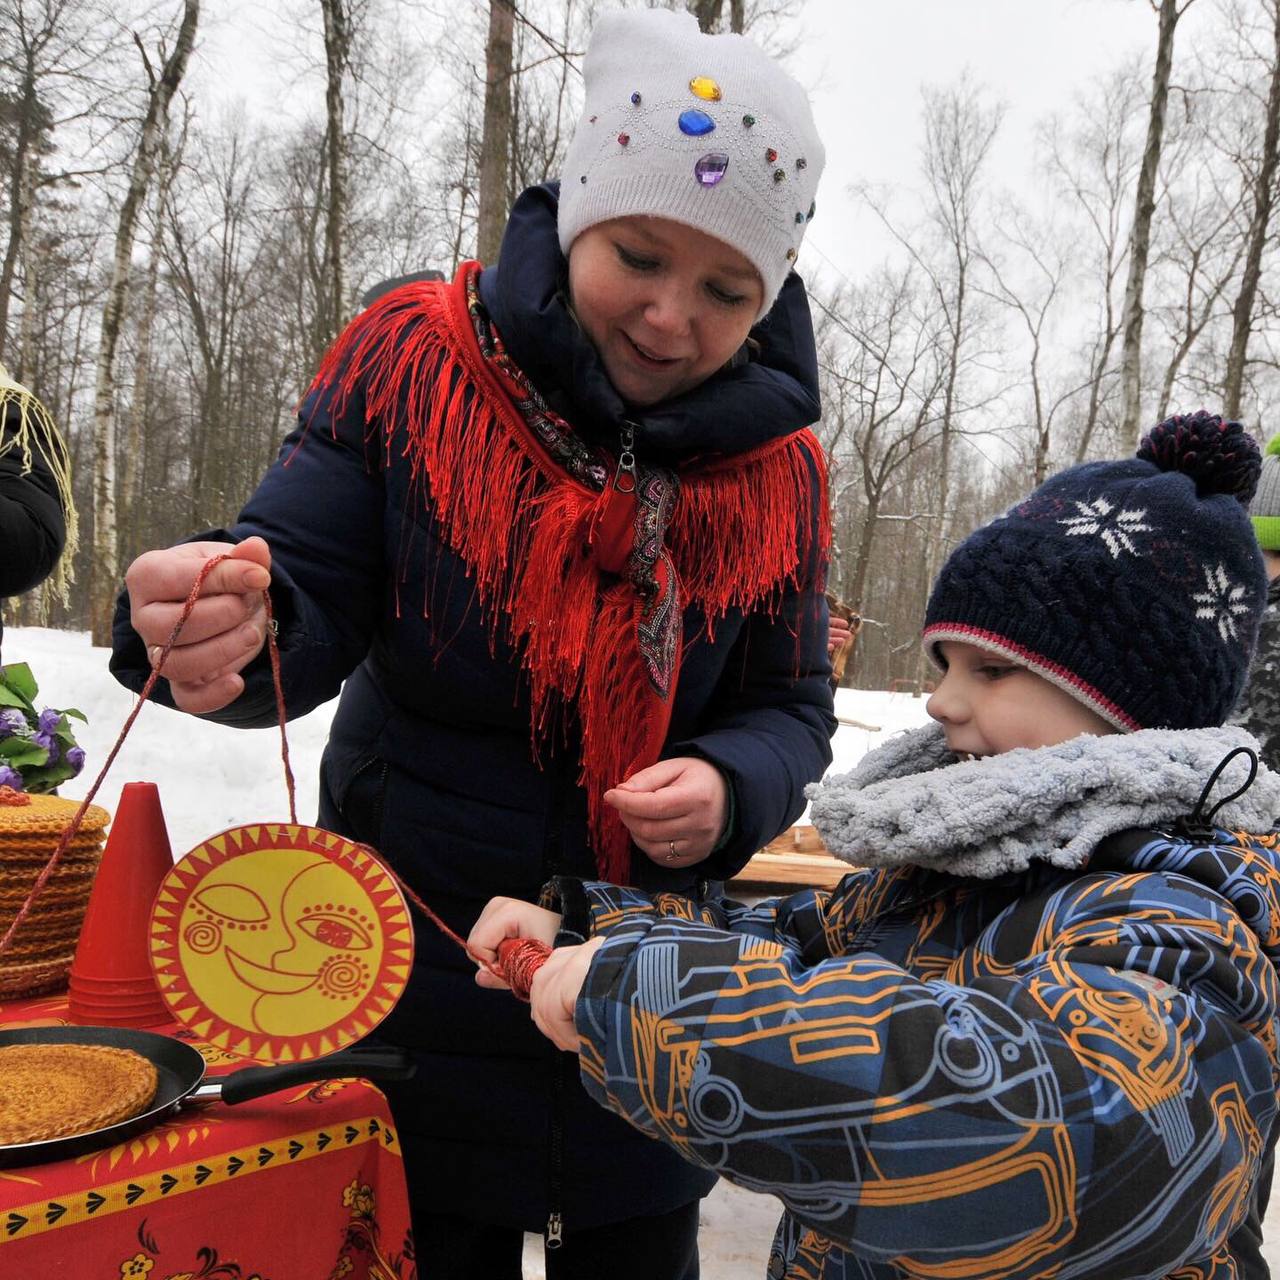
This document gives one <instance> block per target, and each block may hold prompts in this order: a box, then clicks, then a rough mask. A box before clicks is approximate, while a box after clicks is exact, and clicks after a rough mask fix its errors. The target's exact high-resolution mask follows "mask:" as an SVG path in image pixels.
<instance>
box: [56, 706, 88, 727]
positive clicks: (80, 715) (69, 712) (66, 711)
mask: <svg viewBox="0 0 1280 1280" xmlns="http://www.w3.org/2000/svg"><path fill="white" fill-rule="evenodd" d="M62 714H63V715H64V716H75V718H76V719H77V720H79V721H81V723H83V724H88V723H89V717H88V716H87V715H85V713H84V712H83V711H79V710H77V709H76V708H75V707H63V709H62Z"/></svg>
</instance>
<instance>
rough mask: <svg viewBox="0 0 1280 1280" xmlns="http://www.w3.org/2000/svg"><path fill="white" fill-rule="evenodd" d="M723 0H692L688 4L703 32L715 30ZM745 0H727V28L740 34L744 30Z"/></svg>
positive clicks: (722, 9)
mask: <svg viewBox="0 0 1280 1280" xmlns="http://www.w3.org/2000/svg"><path fill="white" fill-rule="evenodd" d="M724 5H725V0H693V3H692V4H691V5H690V6H689V7H690V10H691V12H692V13H693V16H694V17H695V18H697V19H698V29H699V30H700V31H702V32H703V33H704V34H705V33H707V32H712V31H715V30H716V24H717V23H718V22H719V21H720V15H721V13H723V12H724ZM746 22H747V3H746V0H729V30H730V31H732V32H734V33H735V34H737V35H741V34H742V33H743V31H745V30H746Z"/></svg>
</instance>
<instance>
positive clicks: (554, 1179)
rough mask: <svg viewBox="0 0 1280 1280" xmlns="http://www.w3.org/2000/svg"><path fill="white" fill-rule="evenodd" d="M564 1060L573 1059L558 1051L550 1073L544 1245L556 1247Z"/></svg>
mask: <svg viewBox="0 0 1280 1280" xmlns="http://www.w3.org/2000/svg"><path fill="white" fill-rule="evenodd" d="M566 1062H568V1063H569V1064H570V1065H573V1062H574V1059H573V1058H571V1057H570V1056H569V1055H568V1054H567V1053H560V1054H557V1055H556V1065H555V1069H554V1073H553V1076H552V1080H553V1083H552V1087H551V1159H550V1170H549V1173H550V1178H549V1181H550V1184H551V1187H550V1190H551V1194H550V1203H551V1212H550V1213H549V1214H548V1215H547V1246H546V1247H547V1248H548V1249H558V1248H559V1247H560V1246H561V1244H563V1243H564V1240H563V1235H564V1217H563V1216H562V1214H561V1212H560V1202H561V1200H562V1199H563V1198H564V1082H565V1069H566V1068H565V1064H566Z"/></svg>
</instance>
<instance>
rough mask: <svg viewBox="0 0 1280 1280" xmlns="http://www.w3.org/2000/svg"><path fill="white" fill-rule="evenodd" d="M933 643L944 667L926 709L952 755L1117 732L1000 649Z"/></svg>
mask: <svg viewBox="0 0 1280 1280" xmlns="http://www.w3.org/2000/svg"><path fill="white" fill-rule="evenodd" d="M938 648H939V651H940V652H941V654H942V658H943V660H944V661H945V663H946V671H945V672H944V674H943V677H942V680H941V681H940V682H939V684H938V688H937V690H936V692H935V693H934V694H933V696H932V697H930V699H929V703H928V707H927V710H928V712H929V714H930V715H931V716H932V717H933V718H934V719H935V720H937V721H938V722H939V723H940V724H941V725H942V727H943V728H944V729H945V730H946V733H947V746H949V747H950V748H951V750H952V751H954V752H955V753H956V754H957V755H973V756H997V755H1000V754H1001V752H1004V751H1012V750H1013V749H1014V748H1015V747H1052V746H1056V745H1057V744H1058V743H1059V742H1066V741H1068V740H1069V739H1070V738H1078V737H1079V736H1080V735H1081V734H1082V733H1092V734H1095V735H1097V736H1101V735H1103V734H1107V733H1115V732H1116V730H1115V728H1114V727H1113V726H1112V725H1110V724H1108V723H1107V721H1105V720H1104V719H1103V718H1102V717H1101V716H1100V715H1098V714H1097V713H1096V712H1094V711H1090V710H1089V708H1088V707H1086V706H1085V705H1084V703H1082V702H1077V701H1076V699H1075V698H1073V697H1071V695H1070V694H1068V693H1065V692H1064V691H1063V690H1061V689H1059V688H1058V687H1057V685H1054V684H1050V683H1049V681H1048V680H1046V679H1044V677H1043V676H1038V675H1036V673H1035V672H1034V671H1028V670H1027V668H1026V667H1020V666H1018V665H1017V664H1016V663H1014V662H1013V661H1011V660H1010V659H1009V658H1006V657H1004V656H1003V655H1001V654H998V653H993V652H992V651H991V650H990V649H981V648H979V647H978V646H977V645H975V644H965V643H963V642H962V641H959V640H944V641H943V642H942V643H941V644H940V645H939V646H938Z"/></svg>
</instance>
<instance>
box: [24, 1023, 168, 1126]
mask: <svg viewBox="0 0 1280 1280" xmlns="http://www.w3.org/2000/svg"><path fill="white" fill-rule="evenodd" d="M157 1082H158V1077H157V1074H156V1069H155V1066H154V1065H153V1064H152V1063H150V1062H148V1061H147V1059H146V1058H144V1057H143V1056H142V1055H141V1054H139V1053H134V1052H133V1050H132V1049H116V1048H113V1047H112V1046H110V1045H105V1044H13V1045H6V1046H4V1047H3V1048H0V1146H12V1145H15V1144H17V1143H24V1142H45V1141H47V1140H48V1139H50V1138H65V1137H70V1136H72V1135H74V1134H78V1133H92V1132H93V1131H94V1130H95V1129H105V1128H106V1127H107V1126H108V1125H113V1124H119V1123H120V1122H121V1121H122V1120H129V1119H131V1118H132V1117H133V1116H136V1115H138V1114H139V1113H140V1112H141V1111H143V1110H145V1109H146V1107H147V1105H148V1104H149V1103H150V1102H151V1100H152V1098H154V1097H155V1093H156V1084H157Z"/></svg>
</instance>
